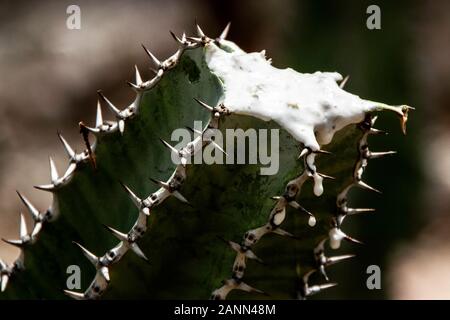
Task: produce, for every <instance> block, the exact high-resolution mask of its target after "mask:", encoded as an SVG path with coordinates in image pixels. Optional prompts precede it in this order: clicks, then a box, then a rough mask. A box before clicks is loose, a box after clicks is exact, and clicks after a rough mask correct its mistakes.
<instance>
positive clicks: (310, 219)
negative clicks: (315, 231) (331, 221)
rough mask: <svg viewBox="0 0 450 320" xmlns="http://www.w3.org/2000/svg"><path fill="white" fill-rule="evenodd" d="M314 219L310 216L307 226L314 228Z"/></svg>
mask: <svg viewBox="0 0 450 320" xmlns="http://www.w3.org/2000/svg"><path fill="white" fill-rule="evenodd" d="M316 222H317V221H316V218H315V217H314V216H310V217H309V219H308V224H309V226H310V227H314V226H315V225H316Z"/></svg>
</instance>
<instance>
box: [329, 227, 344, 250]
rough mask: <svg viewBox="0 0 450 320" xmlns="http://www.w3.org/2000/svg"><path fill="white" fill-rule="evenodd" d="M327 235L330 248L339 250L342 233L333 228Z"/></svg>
mask: <svg viewBox="0 0 450 320" xmlns="http://www.w3.org/2000/svg"><path fill="white" fill-rule="evenodd" d="M328 235H329V237H330V247H331V249H339V247H340V246H341V241H342V239H343V238H344V237H343V236H342V233H341V232H340V230H339V229H337V228H333V229H331V230H330V232H329V233H328Z"/></svg>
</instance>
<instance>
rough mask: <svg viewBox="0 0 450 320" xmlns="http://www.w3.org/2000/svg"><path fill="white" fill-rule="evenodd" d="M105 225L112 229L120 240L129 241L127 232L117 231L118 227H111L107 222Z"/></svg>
mask: <svg viewBox="0 0 450 320" xmlns="http://www.w3.org/2000/svg"><path fill="white" fill-rule="evenodd" d="M103 226H104V227H105V228H106V229H108V230H109V231H110V232H111V233H112V234H113V235H114V236H115V237H116V238H117V239H119V240H120V241H122V242H126V243H128V242H129V240H128V235H127V234H125V233H122V232H120V231H117V230H116V229H114V228H111V227H109V226H107V225H106V224H104V225H103Z"/></svg>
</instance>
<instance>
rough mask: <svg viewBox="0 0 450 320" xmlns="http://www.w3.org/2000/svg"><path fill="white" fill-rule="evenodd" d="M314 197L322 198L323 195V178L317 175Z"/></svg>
mask: <svg viewBox="0 0 450 320" xmlns="http://www.w3.org/2000/svg"><path fill="white" fill-rule="evenodd" d="M313 178H314V195H316V196H317V197H319V196H321V195H322V194H323V184H322V181H323V178H322V177H321V176H319V175H318V174H317V173H314V176H313Z"/></svg>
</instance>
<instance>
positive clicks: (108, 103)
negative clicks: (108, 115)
mask: <svg viewBox="0 0 450 320" xmlns="http://www.w3.org/2000/svg"><path fill="white" fill-rule="evenodd" d="M97 94H98V95H99V97H100V98H101V99H102V100H103V101H104V102H106V104H107V106H108V107H109V108H110V109H111V111H112V112H114V113H115V115H116V116H117V117H121V115H120V110H119V109H117V108H116V106H115V105H113V104H112V102H111V101H109V100H108V99H107V98H106V97H105V95H104V94H103V92H102V91H101V90H97Z"/></svg>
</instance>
